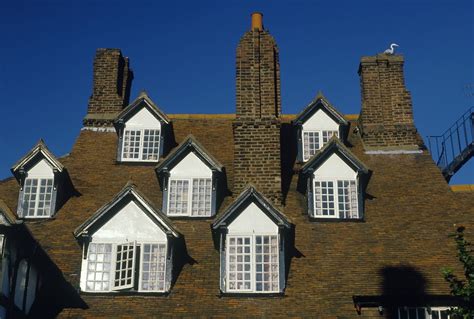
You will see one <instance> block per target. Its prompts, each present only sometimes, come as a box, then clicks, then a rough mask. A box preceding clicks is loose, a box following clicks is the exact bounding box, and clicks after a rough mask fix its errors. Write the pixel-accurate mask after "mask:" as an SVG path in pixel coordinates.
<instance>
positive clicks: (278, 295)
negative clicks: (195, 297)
mask: <svg viewBox="0 0 474 319" xmlns="http://www.w3.org/2000/svg"><path fill="white" fill-rule="evenodd" d="M284 297H285V293H284V292H223V291H221V292H220V294H219V298H284Z"/></svg>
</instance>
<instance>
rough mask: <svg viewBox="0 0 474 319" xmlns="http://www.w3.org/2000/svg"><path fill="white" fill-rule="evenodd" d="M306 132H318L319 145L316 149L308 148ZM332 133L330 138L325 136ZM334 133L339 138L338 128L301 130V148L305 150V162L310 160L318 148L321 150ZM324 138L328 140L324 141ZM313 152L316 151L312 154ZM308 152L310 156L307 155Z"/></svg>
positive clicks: (303, 155)
mask: <svg viewBox="0 0 474 319" xmlns="http://www.w3.org/2000/svg"><path fill="white" fill-rule="evenodd" d="M305 133H313V134H316V136H317V138H318V147H317V148H316V149H314V150H312V149H311V148H309V149H308V150H306V147H305V142H304V140H305ZM330 133H331V135H330V137H329V138H327V137H326V138H323V137H324V135H325V134H326V135H327V134H330ZM333 135H336V137H337V138H339V131H338V130H302V131H301V150H302V152H303V154H302V157H303V162H306V161H308V160H309V159H310V158H311V157H312V156H313V155H314V153H316V151H317V150H320V149H321V148H322V147H323V146H324V145H325V144H326V143H327V142H329V140H330V139H331V137H332V136H333ZM324 139H326V141H324ZM311 152H314V153H313V154H311ZM306 153H308V154H309V156H306Z"/></svg>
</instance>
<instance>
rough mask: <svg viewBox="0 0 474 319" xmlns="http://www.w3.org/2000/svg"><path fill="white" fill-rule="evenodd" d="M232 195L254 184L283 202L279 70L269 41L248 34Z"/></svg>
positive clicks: (241, 58) (240, 59) (242, 54)
mask: <svg viewBox="0 0 474 319" xmlns="http://www.w3.org/2000/svg"><path fill="white" fill-rule="evenodd" d="M236 69H237V73H236V88H237V89H236V91H237V92H236V94H237V98H236V101H237V108H236V119H235V121H234V123H233V132H234V171H235V177H234V187H233V190H234V193H235V194H238V193H240V192H241V191H242V190H243V188H244V187H245V185H247V184H248V183H252V184H254V185H255V187H256V188H257V189H258V191H260V192H262V193H263V194H264V195H265V196H267V197H268V198H269V199H270V200H272V201H273V202H274V203H275V204H279V203H280V202H281V198H282V196H281V163H280V127H281V122H280V113H281V101H280V66H279V61H278V49H277V46H276V43H275V40H274V39H273V37H272V36H271V35H270V34H269V33H268V32H267V31H265V30H257V29H254V30H253V31H248V32H246V33H245V34H244V36H243V37H242V38H241V40H240V43H239V45H238V47H237V64H236Z"/></svg>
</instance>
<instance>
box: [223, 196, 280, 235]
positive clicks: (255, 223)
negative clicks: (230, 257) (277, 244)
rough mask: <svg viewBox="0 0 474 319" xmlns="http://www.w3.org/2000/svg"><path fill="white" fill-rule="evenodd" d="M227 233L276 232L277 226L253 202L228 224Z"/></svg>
mask: <svg viewBox="0 0 474 319" xmlns="http://www.w3.org/2000/svg"><path fill="white" fill-rule="evenodd" d="M227 229H228V234H229V235H234V234H235V235H237V234H239V235H245V234H278V226H277V225H276V224H275V223H274V222H273V221H272V220H271V219H270V218H269V217H268V216H267V215H266V214H265V213H264V212H263V211H262V210H261V209H260V208H259V207H258V206H257V205H255V204H254V203H251V204H250V205H248V206H247V208H245V209H244V211H243V212H242V213H240V215H239V216H237V218H236V219H234V221H233V222H232V223H231V224H230V225H229V226H228V228H227Z"/></svg>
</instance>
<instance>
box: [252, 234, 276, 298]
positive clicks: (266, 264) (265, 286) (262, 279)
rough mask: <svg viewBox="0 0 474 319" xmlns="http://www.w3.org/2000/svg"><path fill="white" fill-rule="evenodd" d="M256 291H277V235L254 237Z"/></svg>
mask: <svg viewBox="0 0 474 319" xmlns="http://www.w3.org/2000/svg"><path fill="white" fill-rule="evenodd" d="M255 239H256V241H255V257H256V258H255V259H256V263H255V265H256V272H255V284H256V287H255V289H256V291H267V292H269V291H278V288H279V270H278V237H277V236H256V237H255Z"/></svg>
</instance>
